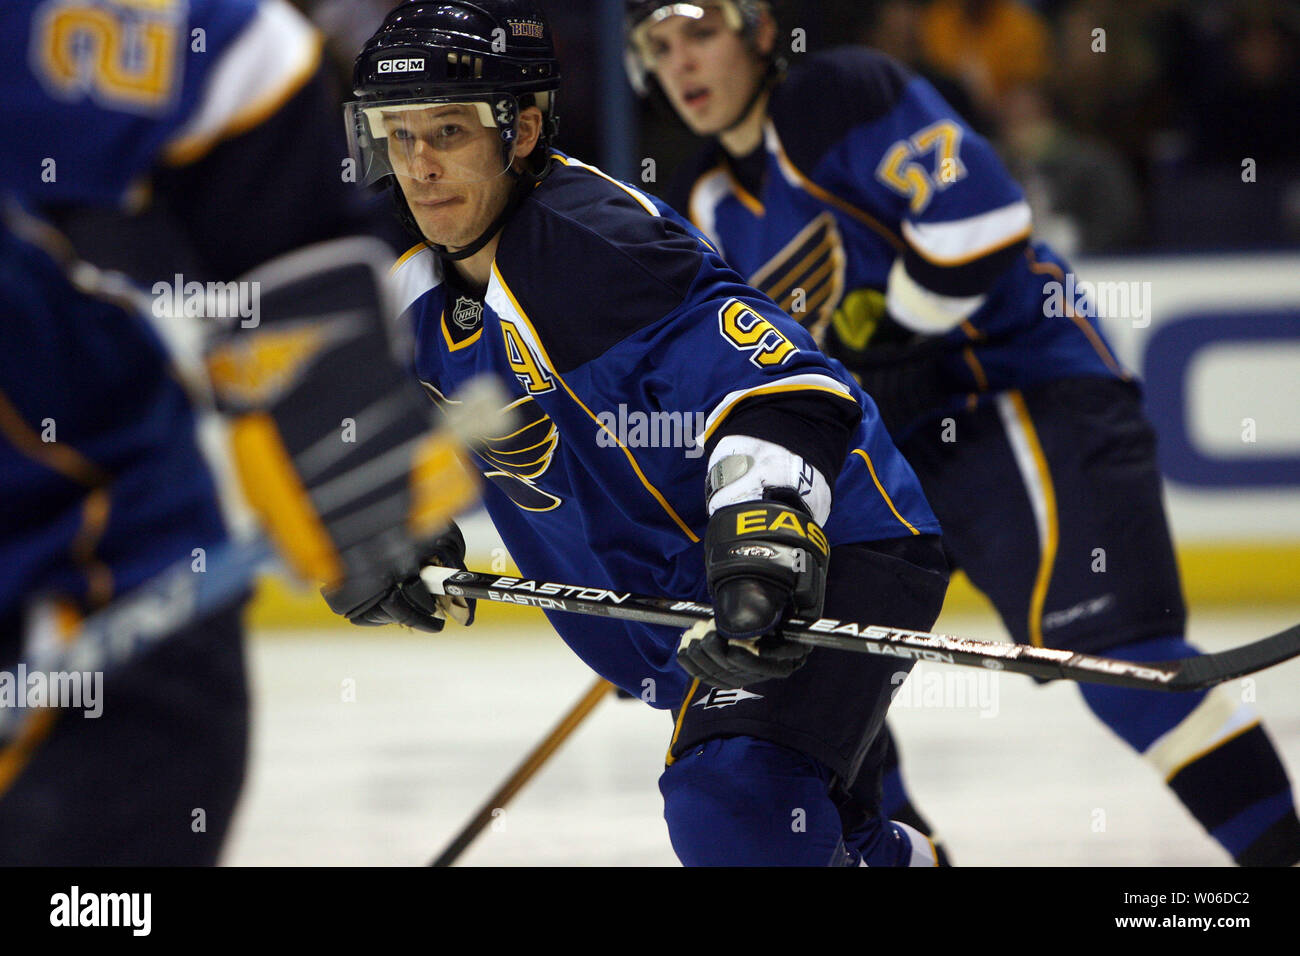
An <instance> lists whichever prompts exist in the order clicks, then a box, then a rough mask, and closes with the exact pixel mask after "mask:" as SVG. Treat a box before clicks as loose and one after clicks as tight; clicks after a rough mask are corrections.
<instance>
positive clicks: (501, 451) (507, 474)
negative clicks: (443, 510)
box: [478, 397, 563, 511]
mask: <svg viewBox="0 0 1300 956" xmlns="http://www.w3.org/2000/svg"><path fill="white" fill-rule="evenodd" d="M506 411H508V412H510V413H511V415H512V417H513V418H514V420H515V424H514V427H513V428H512V430H511V431H510V433H509V434H507V435H501V436H500V437H496V438H490V439H488V441H487V445H486V447H485V448H484V449H483V450H482V451H480V452H478V457H479V459H480V460H481V461H482V462H483V463H485V464H486V466H487V467H486V468H485V469H484V471H483V477H484V478H487V479H488V480H489V481H491V482H492V483H493V484H494V485H496V486H497V487H498V488H500V489H501V491H503V492H504V493H505V494H506V495H507V496H508V497H509V498H510V500H511V501H513V502H514V503H515V504H516V505H518V506H519V507H520V508H523V509H524V510H525V511H553V510H554V509H556V508H558V507H559V506H560V505H561V504H563V499H561V498H558V497H557V496H555V495H553V494H551V493H550V492H549V491H544V490H543V489H541V488H539V487H538V485H537V479H538V478H540V477H541V476H542V475H544V474H545V473H546V470H547V469H548V468H550V467H551V462H552V460H553V459H554V458H555V449H556V448H558V447H559V444H560V433H559V431H558V430H557V429H556V427H555V422H553V421H551V419H550V417H549V416H548V415H547V414H546V412H545V411H543V410H542V406H540V405H538V404H537V402H536V401H534V400H533V399H532V398H529V397H524V398H521V399H519V400H518V401H516V402H512V403H511V404H509V405H507V406H506Z"/></svg>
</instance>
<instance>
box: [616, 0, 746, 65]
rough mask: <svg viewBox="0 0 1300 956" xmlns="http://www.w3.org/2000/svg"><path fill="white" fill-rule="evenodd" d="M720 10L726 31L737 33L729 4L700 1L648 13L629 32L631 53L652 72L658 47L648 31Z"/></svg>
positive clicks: (736, 17) (738, 24) (737, 21)
mask: <svg viewBox="0 0 1300 956" xmlns="http://www.w3.org/2000/svg"><path fill="white" fill-rule="evenodd" d="M715 9H716V10H721V11H722V15H723V18H724V19H725V21H726V24H727V26H728V28H730V29H732V30H736V31H739V30H740V29H741V28H742V27H743V26H744V21H743V19H742V18H741V16H740V11H739V10H738V9H737V8H736V5H735V4H734V3H731V2H730V0H703V2H701V3H665V4H664V5H663V6H662V7H659V8H658V9H656V10H654V11H653V12H651V13H650V14H649V15H648V16H646V17H645V19H643V20H642V21H641V22H640V23H638V24H637V25H636V26H635V27H633V28H632V34H631V40H632V49H634V50H635V51H636V54H637V56H638V57H639V58H640V60H641V66H642V68H643V69H645V70H649V71H650V72H654V68H655V65H656V64H657V63H658V60H659V45H658V44H657V43H656V42H655V40H654V38H653V37H652V36H651V35H650V31H651V30H653V29H654V28H655V27H657V26H658V25H659V24H661V23H663V22H664V21H665V20H669V19H672V18H673V17H686V18H687V19H688V20H703V19H704V17H705V15H706V14H707V13H708V12H709V11H710V10H715Z"/></svg>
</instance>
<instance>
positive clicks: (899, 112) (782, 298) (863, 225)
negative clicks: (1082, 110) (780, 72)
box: [668, 48, 1127, 402]
mask: <svg viewBox="0 0 1300 956" xmlns="http://www.w3.org/2000/svg"><path fill="white" fill-rule="evenodd" d="M768 113H769V116H768V121H767V123H766V126H765V130H764V138H763V144H762V147H761V148H760V150H758V151H757V152H756V155H754V156H752V157H747V158H745V159H742V160H740V161H736V160H733V159H731V158H730V157H728V156H727V155H726V153H725V151H724V150H723V149H722V148H721V146H720V144H718V143H716V142H714V143H712V144H711V145H710V146H709V147H707V148H706V149H705V150H704V151H703V152H702V153H701V155H700V156H699V157H698V158H697V159H696V160H695V161H694V162H693V163H692V164H690V165H689V166H688V167H687V168H686V169H685V171H684V173H683V174H682V175H679V176H678V177H677V178H676V182H675V183H674V186H673V187H672V189H671V191H670V194H669V197H668V198H669V200H670V202H671V204H672V205H673V206H674V207H675V208H677V209H679V210H680V211H681V212H682V213H683V214H684V215H687V216H689V218H690V219H691V221H692V222H693V223H694V224H695V225H696V226H698V227H699V228H700V229H701V231H702V232H703V233H704V234H705V235H706V236H708V237H709V239H710V240H711V241H712V242H713V243H714V245H715V247H716V248H717V249H718V250H719V251H720V252H721V253H722V254H723V256H724V257H725V258H726V259H727V261H728V262H729V263H730V264H731V265H732V266H733V267H734V268H735V269H736V270H737V271H738V272H740V273H741V274H742V275H743V276H746V277H748V279H749V281H750V282H751V283H752V284H753V285H755V286H756V287H758V288H760V289H762V290H763V291H764V292H766V293H767V294H768V295H770V296H771V297H772V298H773V299H774V300H776V301H777V302H778V303H779V304H780V305H781V306H782V307H783V308H784V309H786V310H787V311H789V312H791V313H792V314H793V315H794V316H795V317H796V318H798V319H799V320H800V321H801V322H802V323H803V324H805V325H806V326H807V327H809V328H810V329H811V330H812V331H813V334H814V336H815V337H816V338H817V339H818V341H819V343H821V344H823V345H825V346H826V347H828V349H829V350H830V351H832V352H833V353H835V354H850V353H852V352H853V351H854V350H855V349H861V348H862V347H863V346H864V345H866V343H867V341H868V339H869V336H870V335H871V334H872V332H873V331H874V330H875V328H876V326H877V324H878V322H879V321H880V320H881V319H882V317H883V316H884V315H885V313H886V309H887V305H888V304H889V303H887V299H886V296H887V294H888V293H889V290H888V288H887V280H888V278H889V275H890V270H891V268H892V267H893V266H894V263H895V261H896V260H899V259H901V260H902V261H903V263H904V266H905V268H906V272H907V274H908V276H910V277H911V278H912V279H913V280H914V281H915V282H916V284H917V285H919V286H920V287H921V288H922V289H924V290H926V291H927V292H932V293H935V294H937V295H940V296H944V297H947V298H948V299H949V300H950V301H955V302H960V301H963V300H964V301H968V302H970V303H972V306H973V305H974V303H975V302H977V301H978V302H979V303H980V304H979V305H978V307H975V308H974V309H973V311H971V312H970V314H969V315H968V316H967V317H966V318H965V320H964V321H962V322H961V323H960V325H959V326H957V327H956V328H955V329H953V330H952V331H951V332H948V333H947V334H946V335H945V337H944V344H945V345H946V346H948V349H947V350H946V353H945V358H944V359H943V362H942V364H943V370H944V373H945V376H946V377H947V379H948V381H949V382H950V385H951V389H952V391H953V392H954V393H960V394H957V395H956V400H957V401H958V402H962V401H965V400H967V398H968V394H969V395H971V396H976V397H978V396H979V395H981V394H986V393H989V392H992V391H997V390H999V389H1006V388H1020V387H1025V386H1029V385H1032V384H1034V383H1036V382H1041V381H1044V380H1049V379H1055V378H1064V377H1069V376H1078V375H1101V376H1112V375H1113V376H1122V377H1127V373H1126V372H1125V371H1124V370H1123V369H1122V368H1121V367H1120V365H1119V363H1118V362H1117V361H1116V360H1115V358H1114V356H1113V354H1112V353H1111V350H1110V348H1109V346H1108V345H1107V343H1106V341H1105V339H1104V337H1103V336H1102V333H1101V331H1100V329H1099V328H1098V325H1097V322H1096V319H1095V316H1094V315H1091V314H1089V313H1090V309H1089V308H1088V307H1087V304H1086V303H1078V304H1079V305H1080V306H1081V307H1080V308H1072V307H1071V306H1072V305H1074V303H1066V304H1065V307H1064V308H1059V307H1053V302H1052V297H1053V294H1055V296H1056V303H1057V304H1058V305H1059V303H1060V297H1061V293H1062V288H1063V287H1065V281H1066V280H1065V274H1066V273H1068V272H1069V271H1070V266H1069V265H1068V264H1067V263H1066V262H1065V261H1064V260H1062V259H1061V258H1060V257H1058V256H1057V255H1056V254H1055V253H1053V252H1052V250H1051V249H1050V248H1048V247H1047V246H1045V245H1042V244H1035V243H1033V242H1031V239H1030V235H1031V225H1032V224H1031V216H1030V211H1029V206H1028V204H1027V203H1026V202H1025V199H1024V196H1023V194H1022V192H1021V190H1020V188H1019V186H1017V185H1016V183H1015V182H1014V181H1013V180H1012V179H1011V178H1010V176H1009V175H1008V174H1007V172H1006V170H1005V169H1004V167H1003V166H1002V163H1001V162H1000V160H999V159H998V157H997V155H996V153H995V152H994V151H993V149H992V148H991V147H990V145H989V144H988V142H987V141H986V140H984V139H983V138H982V137H981V136H980V135H979V134H977V133H976V132H975V131H974V130H973V129H971V128H970V127H969V126H968V125H967V124H966V123H965V121H963V120H962V119H961V117H960V116H959V115H958V114H957V113H956V112H955V111H954V110H953V109H952V108H951V107H950V106H948V104H947V103H946V102H944V100H943V99H942V97H940V96H939V94H938V93H936V92H935V90H934V88H933V87H931V86H930V84H929V83H927V82H926V81H925V80H924V79H922V78H920V77H917V76H912V75H909V74H908V73H907V72H906V71H905V70H903V68H902V67H900V66H899V65H898V64H896V63H895V62H894V61H892V60H890V59H889V58H888V57H886V56H884V55H883V54H879V53H877V52H875V51H872V50H868V49H865V48H841V49H836V50H832V51H829V52H826V53H823V54H818V55H815V56H812V57H810V58H809V59H808V60H807V61H805V62H804V63H803V64H802V65H801V66H800V67H798V68H796V69H793V70H792V71H791V72H790V73H789V75H788V76H787V77H786V78H785V79H784V80H783V81H782V82H781V83H780V84H779V85H778V86H777V87H776V89H775V90H774V91H773V93H772V96H771V100H770V104H769V110H768ZM742 180H746V181H748V188H747V186H746V185H745V183H744V182H742ZM1054 282H1055V283H1060V284H1061V286H1059V287H1057V288H1056V289H1055V293H1054V292H1053V287H1052V285H1051V284H1052V283H1054ZM1068 288H1070V289H1072V288H1073V284H1070V286H1069V287H1068ZM1067 294H1068V293H1067ZM979 297H982V300H980V298H979Z"/></svg>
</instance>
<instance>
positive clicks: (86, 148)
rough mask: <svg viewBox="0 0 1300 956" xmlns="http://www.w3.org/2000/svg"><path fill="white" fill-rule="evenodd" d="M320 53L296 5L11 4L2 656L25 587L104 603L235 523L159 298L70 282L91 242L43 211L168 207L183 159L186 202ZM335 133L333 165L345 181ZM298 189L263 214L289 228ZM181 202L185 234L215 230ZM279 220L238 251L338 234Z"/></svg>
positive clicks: (149, 0) (28, 591)
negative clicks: (84, 243)
mask: <svg viewBox="0 0 1300 956" xmlns="http://www.w3.org/2000/svg"><path fill="white" fill-rule="evenodd" d="M319 62H320V39H319V35H318V34H317V33H316V31H314V30H313V29H311V27H310V26H309V25H308V23H307V21H306V20H305V19H304V18H303V17H302V16H301V15H300V14H298V13H297V12H296V11H294V10H293V9H292V8H291V7H290V6H289V5H288V4H287V3H285V2H283V0H7V2H6V3H4V4H3V5H0V91H3V93H4V97H5V103H6V105H7V107H8V126H9V129H10V134H9V135H6V136H5V137H3V139H0V198H2V199H3V202H4V204H5V214H4V217H3V220H0V309H2V314H3V318H2V319H0V324H2V325H3V328H4V332H5V345H4V349H3V351H2V354H0V662H3V661H6V660H11V659H13V657H14V656H16V654H17V653H18V646H17V644H18V635H19V632H20V622H21V619H22V612H23V609H24V606H25V605H26V604H27V603H28V602H29V601H31V600H32V599H34V598H37V597H41V596H46V597H58V598H61V599H66V600H70V601H72V602H73V603H74V604H75V605H77V606H78V607H79V609H80V610H81V611H83V612H86V611H90V610H93V609H95V608H97V607H99V606H101V605H103V604H104V603H105V602H107V601H109V600H112V599H113V598H115V597H117V596H118V595H119V594H121V593H122V592H124V591H126V590H129V589H130V588H132V587H134V586H135V585H136V584H139V583H141V582H143V581H144V580H147V579H148V578H149V577H152V576H153V575H154V574H156V573H157V572H159V571H160V570H162V569H163V568H164V567H166V566H167V565H169V564H171V563H172V562H174V561H176V560H178V559H182V558H184V559H190V558H191V556H192V555H193V552H194V549H195V548H200V547H203V548H206V547H208V546H210V545H212V544H214V543H216V542H218V541H220V540H221V539H222V538H223V537H224V536H225V533H226V532H225V527H224V523H223V521H222V517H221V514H220V509H219V507H218V500H217V494H216V489H215V487H214V482H213V478H212V476H211V474H210V473H209V470H208V467H207V464H206V463H205V461H204V459H203V457H202V456H201V454H200V452H199V448H198V444H197V439H196V437H195V415H194V411H193V408H192V405H191V402H190V398H189V396H188V395H187V394H186V392H185V390H184V388H182V386H181V384H180V382H179V381H178V380H177V378H176V376H175V375H174V373H173V368H172V360H171V356H170V355H169V353H168V350H167V348H166V347H165V346H164V344H163V341H162V339H161V338H160V336H159V335H158V334H157V333H156V331H155V329H154V328H153V327H152V326H151V325H150V323H149V321H148V320H147V318H146V314H147V309H146V311H145V312H143V313H142V312H141V311H140V309H139V303H138V302H137V303H133V302H131V301H128V300H129V296H128V297H121V296H116V295H106V296H105V295H97V294H95V293H94V292H87V291H86V290H85V289H83V288H78V286H79V285H81V286H86V287H87V288H88V287H89V285H88V284H87V283H85V282H82V281H80V280H78V281H77V282H74V281H73V275H74V273H75V270H76V269H78V268H79V266H78V254H77V253H78V250H74V249H73V248H72V247H71V246H70V245H69V244H68V243H67V241H66V239H65V238H64V237H62V236H60V235H59V234H58V233H57V232H56V231H55V230H54V229H52V228H51V227H50V226H49V223H48V220H49V216H50V215H52V214H53V213H54V212H56V211H58V210H75V209H86V208H90V207H93V206H98V207H105V208H108V207H113V208H120V207H122V206H123V205H124V204H131V203H135V204H137V205H138V204H139V203H141V202H148V201H149V200H150V195H151V193H152V198H153V200H154V201H158V200H160V199H161V198H162V195H161V192H162V191H161V190H154V189H151V188H150V186H151V184H152V183H153V182H154V181H155V180H156V178H157V177H158V176H159V175H160V171H164V170H165V171H168V174H173V175H175V174H176V171H177V170H184V171H186V172H184V173H181V174H179V178H177V179H176V180H175V183H176V185H177V192H178V193H180V194H182V197H183V198H187V197H185V193H187V192H193V191H200V192H201V191H204V190H202V189H200V188H198V187H197V186H196V187H194V188H192V189H188V190H187V189H186V188H185V179H184V176H185V175H188V171H190V170H198V169H200V167H202V166H203V161H204V160H205V158H206V157H208V156H209V155H210V153H211V152H212V151H213V150H215V149H217V148H218V147H219V146H221V144H224V143H228V142H230V141H231V139H232V138H234V137H239V136H246V135H247V134H249V132H250V130H256V129H257V128H258V125H259V124H261V123H263V122H264V121H265V120H266V119H267V118H268V117H271V116H272V115H275V114H276V110H277V109H279V108H280V107H281V106H282V105H283V104H284V103H285V102H286V100H287V99H288V98H289V97H290V96H292V95H293V94H294V93H295V92H296V91H299V90H301V89H302V88H303V87H304V84H305V83H306V82H307V81H308V80H309V78H310V77H312V76H313V74H314V73H315V72H316V71H317V70H318V68H319ZM330 118H331V119H332V116H331V117H330ZM336 125H337V124H336V123H333V122H331V123H330V129H331V131H335V128H336ZM306 132H307V129H306V128H300V129H299V130H298V131H297V133H298V135H299V136H302V135H303V134H304V133H306ZM339 140H340V143H339V149H338V150H337V151H335V152H332V153H330V154H329V155H328V156H326V157H325V158H324V159H323V162H325V163H327V164H328V167H329V170H328V172H329V176H330V178H331V179H332V180H334V181H335V182H336V183H337V181H338V178H339V177H338V159H337V156H339V155H341V154H342V152H341V150H342V143H341V137H339ZM219 165H220V167H221V169H227V168H229V167H228V166H227V165H226V158H225V157H223V158H222V160H221V161H220V163H219ZM259 165H260V166H261V167H262V168H263V170H265V167H266V162H265V156H263V157H261V158H260V160H259ZM221 169H216V170H207V171H206V172H205V173H204V175H216V176H218V177H219V175H220V173H221ZM198 175H199V174H198V173H197V172H196V173H195V176H196V177H197V176H198ZM208 181H209V180H202V182H205V183H206V182H208ZM339 189H340V190H343V189H344V187H343V185H342V184H339ZM288 197H289V194H288V193H286V194H285V195H284V196H278V195H277V197H275V199H274V200H272V201H267V200H266V199H265V197H263V198H262V199H261V201H260V205H259V208H263V209H269V210H270V213H269V214H270V215H273V216H276V217H277V219H279V220H282V221H286V222H287V217H285V216H284V215H283V213H282V211H281V205H280V204H281V203H282V202H283V203H287V202H289V198H288ZM222 201H223V202H225V200H224V199H223V200H222ZM252 202H253V200H252V199H250V200H249V201H248V205H245V206H244V207H243V208H244V209H245V210H246V209H248V208H249V207H250V206H251V204H252ZM313 202H314V203H316V204H321V203H320V202H319V197H315V198H313ZM238 213H239V210H238V209H231V210H228V211H227V215H232V216H235V215H238ZM182 214H183V216H184V218H183V219H182V222H181V226H182V227H183V228H186V229H189V230H190V231H191V232H190V234H187V238H189V236H190V235H193V234H197V233H198V232H200V231H201V228H202V227H203V226H204V225H206V224H207V221H208V220H207V219H206V218H205V217H200V216H195V215H188V214H185V213H184V210H182ZM200 219H203V222H201V223H198V224H197V225H196V222H197V221H198V220H200ZM245 227H247V223H245ZM218 228H219V231H220V232H221V237H220V241H221V242H222V243H224V244H225V245H226V246H230V245H231V243H230V238H231V231H230V230H229V229H226V228H224V227H218ZM269 232H271V230H260V229H259V230H258V235H257V236H256V237H253V238H252V240H251V241H250V242H248V243H244V242H241V243H240V244H239V245H240V248H241V250H242V249H244V248H246V247H254V249H255V251H254V252H253V253H252V254H253V255H257V256H266V255H268V254H272V253H276V252H280V251H285V250H287V249H290V248H294V247H295V246H296V245H300V244H303V243H304V242H306V241H310V240H312V239H315V238H325V237H326V236H325V234H323V233H319V232H318V233H314V234H313V233H312V232H311V231H310V229H308V228H306V227H303V226H301V224H288V225H283V226H282V227H281V231H280V232H279V233H276V234H275V235H274V239H273V242H274V243H275V244H277V245H278V248H277V247H276V246H274V245H271V243H269V242H268V241H267V239H266V238H265V235H266V234H267V233H269ZM304 232H305V233H307V234H306V235H303V234H302V233H304ZM290 233H296V234H293V235H291V234H290ZM125 236H126V233H125V231H124V232H122V233H120V234H117V239H116V241H117V242H118V243H119V244H127V243H129V242H131V241H132V240H130V239H124V238H123V237H125ZM268 246H270V248H267V247H268ZM256 261H260V260H258V259H254V260H253V261H252V262H247V263H245V264H242V265H239V266H236V268H240V269H242V268H247V267H248V266H249V265H252V264H253V263H254V262H256ZM92 274H93V272H92ZM236 274H237V273H232V274H229V275H225V276H223V277H224V278H234V277H235V275H236ZM166 278H168V279H171V278H172V277H171V275H170V274H168V275H167V276H166ZM147 288H148V286H146V289H147ZM148 304H149V303H148V298H147V296H146V297H144V305H146V306H147V305H148Z"/></svg>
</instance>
